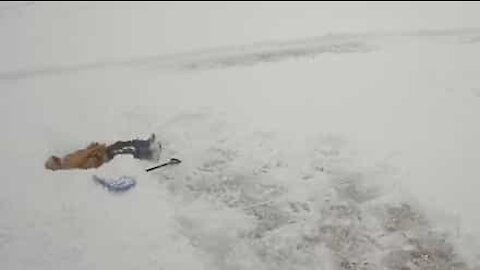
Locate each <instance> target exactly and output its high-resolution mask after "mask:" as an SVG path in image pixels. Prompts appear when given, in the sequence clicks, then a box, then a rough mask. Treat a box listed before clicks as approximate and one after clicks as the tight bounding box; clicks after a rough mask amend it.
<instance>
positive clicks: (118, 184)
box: [93, 175, 137, 192]
mask: <svg viewBox="0 0 480 270" xmlns="http://www.w3.org/2000/svg"><path fill="white" fill-rule="evenodd" d="M93 181H94V182H95V183H97V184H100V185H102V186H103V187H104V188H106V189H107V190H108V191H111V192H125V191H127V190H129V189H131V188H133V187H135V185H136V184H137V182H136V181H135V179H133V178H132V177H129V176H121V177H119V178H118V179H108V180H107V179H103V178H100V177H98V176H96V175H94V176H93Z"/></svg>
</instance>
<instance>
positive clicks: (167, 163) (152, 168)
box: [145, 158, 182, 172]
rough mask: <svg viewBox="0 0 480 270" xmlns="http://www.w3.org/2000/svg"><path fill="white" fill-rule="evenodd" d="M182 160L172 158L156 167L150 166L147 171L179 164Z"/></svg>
mask: <svg viewBox="0 0 480 270" xmlns="http://www.w3.org/2000/svg"><path fill="white" fill-rule="evenodd" d="M181 162H182V161H181V160H180V159H176V158H171V159H170V160H169V161H168V162H165V163H163V164H160V165H158V166H155V167H151V168H148V169H146V170H145V171H147V172H149V171H153V170H156V169H158V168H162V167H165V166H169V165H176V164H179V163H181Z"/></svg>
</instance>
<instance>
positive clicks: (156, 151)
mask: <svg viewBox="0 0 480 270" xmlns="http://www.w3.org/2000/svg"><path fill="white" fill-rule="evenodd" d="M160 149H161V145H160V144H159V143H155V134H152V136H151V137H150V138H149V139H148V140H131V141H118V142H116V143H114V144H112V145H109V146H107V145H105V144H99V143H92V144H90V145H89V146H88V147H87V148H85V149H81V150H78V151H76V152H73V153H71V154H68V155H66V156H65V157H63V158H59V157H57V156H51V157H50V158H49V159H48V160H47V162H46V163H45V168H47V169H49V170H52V171H55V170H69V169H90V168H98V167H100V166H101V165H102V164H103V163H106V162H108V161H110V160H112V159H113V158H114V157H115V156H116V155H121V154H131V155H133V157H134V158H137V159H142V160H158V159H159V155H160Z"/></svg>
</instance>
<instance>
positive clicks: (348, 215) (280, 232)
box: [157, 112, 474, 270]
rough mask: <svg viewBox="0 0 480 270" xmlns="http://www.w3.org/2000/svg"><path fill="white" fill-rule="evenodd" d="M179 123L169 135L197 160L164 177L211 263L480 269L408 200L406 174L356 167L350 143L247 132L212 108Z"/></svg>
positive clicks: (182, 226) (166, 130)
mask: <svg viewBox="0 0 480 270" xmlns="http://www.w3.org/2000/svg"><path fill="white" fill-rule="evenodd" d="M175 119H176V121H175V122H172V121H171V122H169V124H167V125H165V126H164V127H163V129H162V134H163V136H164V138H165V140H167V141H169V143H168V144H169V147H170V148H171V150H170V151H172V152H183V153H185V154H186V155H188V156H190V157H192V159H190V160H188V161H187V162H185V163H184V164H185V165H184V166H182V167H181V169H180V168H179V169H177V170H175V172H172V171H165V172H158V173H157V174H158V177H159V179H160V183H162V184H163V185H165V187H167V188H168V190H169V191H170V192H171V193H172V194H174V196H176V197H177V198H178V199H179V201H180V202H181V203H180V205H181V206H180V207H179V209H178V214H177V216H176V220H177V224H178V230H179V232H180V233H181V234H182V235H184V236H185V237H186V238H188V239H189V241H190V243H191V245H192V246H193V247H195V248H196V250H197V251H198V253H199V254H202V255H203V256H204V257H206V258H208V264H209V265H210V266H211V267H213V268H215V269H342V270H354V269H402V270H407V269H412V270H413V269H474V268H472V267H470V266H469V265H467V263H466V262H465V261H464V260H463V259H462V257H461V256H460V255H459V254H458V252H457V251H456V249H455V246H454V244H453V239H452V236H451V235H450V234H449V233H448V232H447V231H446V230H442V229H441V228H438V226H436V225H435V224H433V223H432V222H431V221H430V220H429V219H428V217H427V215H425V213H424V212H423V211H422V208H421V207H420V206H419V205H417V204H416V203H415V201H414V200H411V199H410V198H408V196H405V195H404V194H402V193H403V192H402V190H401V188H399V186H398V185H397V184H398V181H399V180H400V179H401V174H399V173H398V172H397V171H396V170H395V169H394V168H392V167H389V166H385V165H375V164H374V165H371V166H357V165H355V164H356V160H358V159H359V158H361V156H355V155H354V154H352V151H350V150H349V146H348V144H347V142H346V141H345V140H343V139H342V138H339V137H336V136H332V135H328V136H315V137H312V138H304V139H297V140H290V139H288V138H281V137H280V136H279V135H278V134H276V133H272V132H258V131H255V132H250V133H249V134H248V135H242V136H239V135H238V134H245V133H239V132H236V130H235V127H234V126H233V125H230V124H227V123H226V122H225V121H223V120H221V119H220V120H219V119H216V118H215V117H213V116H212V115H211V114H210V113H208V112H202V113H199V114H188V115H185V116H183V117H182V116H179V117H176V118H175ZM180 130H181V133H179V132H180ZM193 136H195V137H196V140H198V141H197V142H198V143H197V144H196V145H195V148H193V147H191V145H190V144H189V143H188V142H189V138H191V137H193Z"/></svg>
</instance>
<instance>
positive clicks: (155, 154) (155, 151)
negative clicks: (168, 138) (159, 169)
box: [148, 133, 162, 161]
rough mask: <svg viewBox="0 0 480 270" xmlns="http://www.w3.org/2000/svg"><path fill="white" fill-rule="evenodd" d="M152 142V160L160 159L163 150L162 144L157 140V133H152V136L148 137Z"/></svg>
mask: <svg viewBox="0 0 480 270" xmlns="http://www.w3.org/2000/svg"><path fill="white" fill-rule="evenodd" d="M148 140H149V142H150V151H151V153H152V160H153V161H159V160H160V153H161V152H162V144H161V143H160V142H157V141H156V137H155V134H154V133H152V136H150V138H149V139H148Z"/></svg>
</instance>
